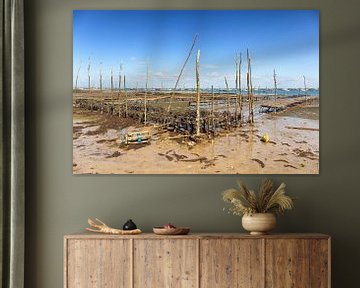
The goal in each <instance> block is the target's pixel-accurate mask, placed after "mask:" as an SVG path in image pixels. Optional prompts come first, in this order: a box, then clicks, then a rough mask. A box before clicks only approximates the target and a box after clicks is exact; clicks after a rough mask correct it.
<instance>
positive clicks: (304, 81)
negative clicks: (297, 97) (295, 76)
mask: <svg viewBox="0 0 360 288" xmlns="http://www.w3.org/2000/svg"><path fill="white" fill-rule="evenodd" d="M303 78H304V93H305V105H306V102H307V98H306V96H307V94H306V78H305V76H304V75H303Z"/></svg>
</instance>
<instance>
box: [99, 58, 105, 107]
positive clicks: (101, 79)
mask: <svg viewBox="0 0 360 288" xmlns="http://www.w3.org/2000/svg"><path fill="white" fill-rule="evenodd" d="M101 65H102V62H100V65H99V66H100V67H99V70H100V74H99V82H100V83H99V86H100V87H99V88H100V95H101V96H100V97H101V109H100V113H101V114H103V113H104V94H103V77H102V69H101Z"/></svg>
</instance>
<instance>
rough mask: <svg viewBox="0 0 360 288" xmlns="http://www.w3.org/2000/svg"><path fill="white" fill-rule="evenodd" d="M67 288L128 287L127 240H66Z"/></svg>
mask: <svg viewBox="0 0 360 288" xmlns="http://www.w3.org/2000/svg"><path fill="white" fill-rule="evenodd" d="M66 253H67V255H66V258H67V270H66V278H65V281H66V283H65V287H67V288H95V287H96V288H104V287H106V288H129V287H131V273H132V271H131V246H130V240H120V239H116V240H110V239H109V240H107V239H106V240H105V239H100V240H95V239H68V240H67V250H66Z"/></svg>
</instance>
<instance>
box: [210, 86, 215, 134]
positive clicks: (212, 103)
mask: <svg viewBox="0 0 360 288" xmlns="http://www.w3.org/2000/svg"><path fill="white" fill-rule="evenodd" d="M211 95H212V97H211V127H212V129H213V130H214V132H215V125H214V124H215V116H214V86H213V85H211Z"/></svg>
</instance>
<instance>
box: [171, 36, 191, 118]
mask: <svg viewBox="0 0 360 288" xmlns="http://www.w3.org/2000/svg"><path fill="white" fill-rule="evenodd" d="M197 38H198V35H197V34H196V35H195V37H194V40H193V42H192V45H191V48H190V50H189V53H188V55H187V57H186V59H185V62H184V64H183V66H182V67H181V70H180V73H179V75H178V77H177V79H176V83H175V87H174V90H173V92H172V94H171V97H170V102H169V106H168V108H167V112H170V109H171V105H172V101H173V98H174V93H175V91H176V89H177V86H178V85H179V81H180V78H181V75H182V73H183V72H184V69H185V66H186V64H187V62H188V61H189V58H190V56H191V53H192V51H193V49H194V46H195V43H196V39H197Z"/></svg>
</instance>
